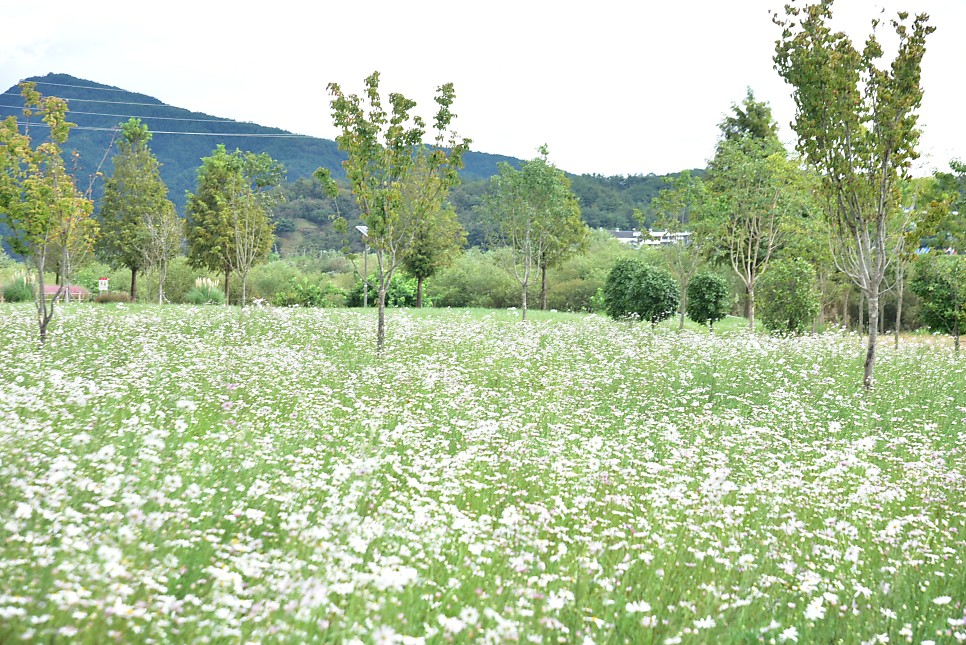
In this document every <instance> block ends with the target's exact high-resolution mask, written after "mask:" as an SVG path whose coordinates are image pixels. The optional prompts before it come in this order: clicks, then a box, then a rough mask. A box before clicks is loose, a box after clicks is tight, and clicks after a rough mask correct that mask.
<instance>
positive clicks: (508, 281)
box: [427, 248, 520, 309]
mask: <svg viewBox="0 0 966 645" xmlns="http://www.w3.org/2000/svg"><path fill="white" fill-rule="evenodd" d="M507 255H508V252H507V249H505V248H501V249H494V250H492V251H487V252H484V251H481V250H480V249H478V248H472V249H469V250H468V251H466V252H465V253H463V254H462V255H460V256H459V257H458V258H456V260H454V261H453V264H452V265H451V266H449V267H447V268H445V269H443V270H441V271H440V272H439V273H437V274H436V275H435V276H433V277H432V278H431V279H430V281H429V283H428V285H427V291H429V292H431V293H432V294H433V303H434V305H435V306H437V307H482V308H494V309H505V308H508V307H513V306H515V305H516V304H518V303H519V301H520V289H519V287H518V286H517V284H516V282H515V281H514V279H513V278H512V277H511V276H510V275H509V274H508V273H507V272H506V271H504V270H503V269H502V266H503V265H504V263H505V262H506V261H508V258H507Z"/></svg>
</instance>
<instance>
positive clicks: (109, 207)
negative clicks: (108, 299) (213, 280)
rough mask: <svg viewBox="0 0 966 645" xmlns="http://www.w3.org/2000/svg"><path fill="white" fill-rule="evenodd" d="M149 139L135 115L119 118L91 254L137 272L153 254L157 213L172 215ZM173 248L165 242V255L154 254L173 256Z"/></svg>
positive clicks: (151, 259) (174, 246) (116, 266)
mask: <svg viewBox="0 0 966 645" xmlns="http://www.w3.org/2000/svg"><path fill="white" fill-rule="evenodd" d="M150 140H151V133H150V132H149V131H148V127H147V125H146V124H142V123H141V121H140V120H139V119H130V120H129V121H128V122H127V123H123V124H122V125H121V136H120V138H119V140H118V143H117V146H118V152H117V154H116V155H115V156H114V160H113V161H114V172H113V173H112V174H111V176H110V177H109V178H108V179H107V180H106V182H105V184H104V196H103V198H102V199H101V204H100V211H99V214H98V215H99V219H100V222H101V236H100V238H99V239H98V242H97V254H98V256H99V257H100V258H101V259H103V260H104V261H105V262H107V263H108V264H110V265H111V266H112V267H115V268H118V267H125V268H127V269H128V270H129V271H142V270H143V269H144V268H145V267H146V266H147V265H148V264H149V263H150V262H152V261H153V260H154V259H155V258H154V257H153V256H154V254H153V253H152V252H151V250H152V248H151V247H152V246H153V245H152V239H153V240H157V239H158V234H159V231H160V230H161V227H159V226H158V224H159V223H160V222H161V221H163V218H162V217H161V215H162V214H163V213H169V214H170V215H169V217H173V216H174V215H173V214H174V204H172V203H171V201H170V200H168V198H167V194H168V187H167V186H166V185H165V184H164V181H163V180H162V179H161V172H160V164H159V163H158V160H157V158H156V157H155V156H154V154H152V152H151V150H150V148H149V147H148V142H149V141H150ZM168 228H170V227H168ZM178 237H180V236H178ZM177 246H180V245H177ZM175 248H176V245H175V244H169V245H167V247H166V249H165V250H166V253H165V254H164V255H165V256H166V257H165V258H157V259H163V260H164V261H166V260H167V259H168V258H170V257H171V255H174V253H175Z"/></svg>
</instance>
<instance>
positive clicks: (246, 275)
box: [241, 271, 248, 309]
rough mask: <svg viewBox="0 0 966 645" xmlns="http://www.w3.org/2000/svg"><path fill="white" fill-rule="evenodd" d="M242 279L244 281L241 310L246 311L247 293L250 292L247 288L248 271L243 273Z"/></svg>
mask: <svg viewBox="0 0 966 645" xmlns="http://www.w3.org/2000/svg"><path fill="white" fill-rule="evenodd" d="M241 279H242V292H241V308H242V309H244V308H245V295H246V291H247V290H248V289H247V286H248V285H247V282H248V271H245V272H244V273H242V276H241Z"/></svg>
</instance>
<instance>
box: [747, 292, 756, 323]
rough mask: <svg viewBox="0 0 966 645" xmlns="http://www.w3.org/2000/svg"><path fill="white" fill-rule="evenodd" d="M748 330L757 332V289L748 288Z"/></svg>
mask: <svg viewBox="0 0 966 645" xmlns="http://www.w3.org/2000/svg"><path fill="white" fill-rule="evenodd" d="M748 330H749V331H751V332H752V333H754V331H755V288H754V287H748Z"/></svg>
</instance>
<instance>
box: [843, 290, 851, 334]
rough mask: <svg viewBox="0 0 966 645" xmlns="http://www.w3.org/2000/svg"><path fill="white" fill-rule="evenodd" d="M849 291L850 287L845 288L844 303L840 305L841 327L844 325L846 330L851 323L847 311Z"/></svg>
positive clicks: (849, 314)
mask: <svg viewBox="0 0 966 645" xmlns="http://www.w3.org/2000/svg"><path fill="white" fill-rule="evenodd" d="M851 292H852V290H851V289H848V290H846V292H845V303H844V304H843V305H842V325H843V327H845V330H846V331H848V329H849V327H850V326H851V324H852V315H851V313H850V312H849V294H850V293H851Z"/></svg>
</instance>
